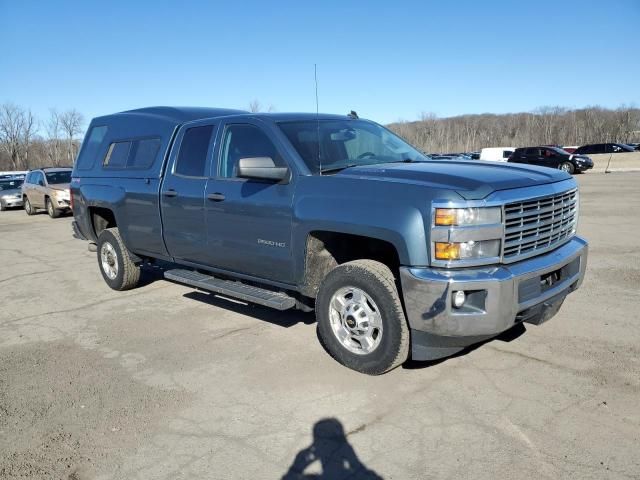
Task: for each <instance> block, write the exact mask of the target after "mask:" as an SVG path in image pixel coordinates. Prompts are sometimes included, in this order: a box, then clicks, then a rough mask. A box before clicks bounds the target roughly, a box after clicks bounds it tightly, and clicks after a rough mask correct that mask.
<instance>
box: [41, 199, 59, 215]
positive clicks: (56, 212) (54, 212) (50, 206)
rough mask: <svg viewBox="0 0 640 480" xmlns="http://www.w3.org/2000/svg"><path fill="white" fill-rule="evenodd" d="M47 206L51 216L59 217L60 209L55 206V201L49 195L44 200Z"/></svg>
mask: <svg viewBox="0 0 640 480" xmlns="http://www.w3.org/2000/svg"><path fill="white" fill-rule="evenodd" d="M44 203H45V207H46V208H47V213H48V214H49V216H50V217H51V218H58V217H59V216H60V210H58V209H57V208H55V207H54V206H53V202H52V201H51V199H50V198H49V197H47V198H46V199H45V201H44Z"/></svg>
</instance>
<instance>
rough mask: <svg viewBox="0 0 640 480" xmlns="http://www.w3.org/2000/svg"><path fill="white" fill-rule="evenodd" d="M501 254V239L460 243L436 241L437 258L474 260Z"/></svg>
mask: <svg viewBox="0 0 640 480" xmlns="http://www.w3.org/2000/svg"><path fill="white" fill-rule="evenodd" d="M498 256H500V240H481V241H473V240H471V241H468V242H460V243H447V242H435V258H436V260H444V261H451V260H472V259H481V258H494V257H498Z"/></svg>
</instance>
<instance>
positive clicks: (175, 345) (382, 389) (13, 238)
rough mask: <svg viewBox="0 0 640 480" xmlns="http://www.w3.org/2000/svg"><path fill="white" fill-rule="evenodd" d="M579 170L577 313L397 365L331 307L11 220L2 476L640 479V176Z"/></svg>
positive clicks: (16, 214)
mask: <svg viewBox="0 0 640 480" xmlns="http://www.w3.org/2000/svg"><path fill="white" fill-rule="evenodd" d="M576 178H577V179H578V181H579V183H580V184H581V188H582V190H581V222H580V228H579V230H580V233H581V234H582V235H583V236H585V237H586V238H587V239H588V240H589V241H590V243H591V248H590V257H589V268H588V272H587V278H586V280H585V283H584V285H583V287H582V289H581V290H579V291H577V292H576V293H574V294H573V295H571V296H570V297H569V298H568V299H567V301H566V302H565V304H564V306H563V308H562V309H561V311H560V313H559V314H558V315H557V316H556V317H555V318H554V319H552V320H551V321H550V322H548V323H547V324H544V325H542V326H539V327H535V326H527V327H526V332H524V334H523V332H522V330H520V331H515V332H510V334H509V335H504V336H503V337H502V338H500V339H497V340H493V341H491V342H488V343H486V344H485V345H483V346H481V347H480V348H475V349H472V350H470V351H467V352H465V353H464V354H462V355H459V356H456V357H454V358H450V359H447V360H445V361H441V362H437V363H411V364H409V365H408V366H406V367H404V368H399V369H396V370H394V371H392V372H390V373H389V374H387V375H384V376H381V377H367V376H364V375H361V374H357V373H355V372H352V371H350V370H347V369H346V368H344V367H342V366H340V365H339V364H338V363H336V362H335V361H333V360H332V359H331V358H330V357H329V355H328V354H327V353H325V351H324V350H323V349H322V347H321V346H320V344H319V342H318V341H317V338H316V329H315V323H314V317H313V314H305V313H299V312H284V313H283V312H277V311H271V310H269V309H266V308H262V307H257V306H246V305H242V304H238V303H233V302H230V301H227V300H224V299H220V298H217V297H214V296H211V295H209V294H206V293H199V292H196V291H194V290H193V289H191V288H187V287H184V286H180V285H176V284H172V283H169V282H167V281H164V280H161V279H159V277H158V274H157V273H156V272H154V271H147V272H146V273H145V282H144V286H142V287H141V288H138V289H136V290H133V291H129V292H125V293H118V292H113V291H111V290H110V289H109V288H108V287H107V286H106V284H105V283H104V282H103V280H102V278H101V276H100V273H99V271H98V268H97V265H96V259H95V254H94V253H90V252H88V251H87V246H86V243H85V242H80V241H78V240H74V239H73V238H72V237H71V228H70V223H71V218H70V217H66V218H60V219H56V220H52V219H50V218H49V217H48V216H47V215H46V214H41V215H37V216H35V217H27V216H26V215H25V213H24V212H23V211H21V210H20V211H9V212H2V213H0V478H36V479H40V478H42V479H45V478H46V479H49V478H63V479H71V480H80V479H90V478H91V479H93V478H96V479H145V480H151V479H194V478H201V479H224V478H242V479H250V478H265V479H267V478H274V479H276V478H282V477H285V478H327V479H329V478H330V479H340V478H379V477H382V478H386V479H429V478H433V479H441V478H453V479H456V478H474V479H485V478H486V479H493V478H549V479H557V478H580V479H585V478H593V479H605V478H640V453H639V452H640V447H639V445H640V408H639V405H640V313H638V312H639V311H640V245H639V244H638V239H639V238H640V213H639V212H640V188H638V185H640V173H626V174H625V173H616V174H609V175H604V174H593V173H592V174H585V175H579V176H577V177H576ZM314 474H315V475H317V476H313V475H314ZM305 475H306V476H305Z"/></svg>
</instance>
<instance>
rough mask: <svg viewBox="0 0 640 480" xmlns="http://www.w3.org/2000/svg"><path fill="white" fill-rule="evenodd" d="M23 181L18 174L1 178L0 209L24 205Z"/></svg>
mask: <svg viewBox="0 0 640 480" xmlns="http://www.w3.org/2000/svg"><path fill="white" fill-rule="evenodd" d="M22 182H23V180H22V179H21V178H18V177H17V176H16V177H14V176H8V175H7V176H5V177H4V178H0V211H4V210H6V209H7V208H13V207H22Z"/></svg>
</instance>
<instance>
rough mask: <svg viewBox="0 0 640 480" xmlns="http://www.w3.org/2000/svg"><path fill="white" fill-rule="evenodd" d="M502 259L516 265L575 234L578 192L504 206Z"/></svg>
mask: <svg viewBox="0 0 640 480" xmlns="http://www.w3.org/2000/svg"><path fill="white" fill-rule="evenodd" d="M504 212H505V237H504V251H503V259H504V261H507V262H514V261H517V260H519V259H521V258H523V257H525V256H531V255H535V254H538V253H542V252H543V251H546V250H550V249H552V248H555V247H556V246H559V245H560V244H562V243H564V242H566V241H567V240H568V239H570V238H571V237H572V236H573V235H574V234H575V233H576V224H577V220H578V191H577V189H573V190H569V191H567V192H564V193H559V194H556V195H549V196H546V197H542V198H536V199H534V200H526V201H523V202H514V203H509V204H507V205H505V207H504Z"/></svg>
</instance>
